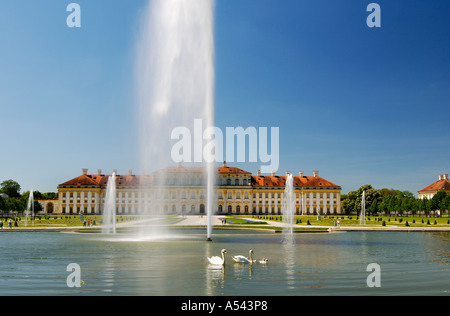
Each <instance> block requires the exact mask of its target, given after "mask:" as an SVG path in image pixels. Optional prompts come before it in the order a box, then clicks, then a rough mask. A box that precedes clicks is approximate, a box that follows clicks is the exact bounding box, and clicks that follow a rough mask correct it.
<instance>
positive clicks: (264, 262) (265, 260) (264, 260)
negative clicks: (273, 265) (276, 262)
mask: <svg viewBox="0 0 450 316" xmlns="http://www.w3.org/2000/svg"><path fill="white" fill-rule="evenodd" d="M268 261H269V259H267V258H262V259H261V260H259V261H258V262H259V263H262V264H266V263H267V262H268Z"/></svg>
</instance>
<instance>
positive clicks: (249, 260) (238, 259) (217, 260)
mask: <svg viewBox="0 0 450 316" xmlns="http://www.w3.org/2000/svg"><path fill="white" fill-rule="evenodd" d="M226 253H227V250H226V249H222V251H221V254H222V258H220V257H218V256H213V257H211V258H208V260H209V262H210V263H211V264H221V265H223V264H225V254H226ZM231 258H232V259H233V260H234V262H236V263H254V262H256V260H253V250H252V249H250V251H249V258H247V257H244V256H241V255H238V256H232V257H231ZM268 261H269V259H267V258H263V259H261V260H259V261H258V262H259V263H262V264H265V263H267V262H268Z"/></svg>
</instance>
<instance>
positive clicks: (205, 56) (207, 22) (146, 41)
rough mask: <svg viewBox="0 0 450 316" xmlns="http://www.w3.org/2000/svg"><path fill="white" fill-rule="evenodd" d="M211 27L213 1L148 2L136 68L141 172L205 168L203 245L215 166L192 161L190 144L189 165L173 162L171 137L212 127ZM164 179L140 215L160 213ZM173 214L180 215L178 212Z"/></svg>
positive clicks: (195, 153) (197, 151)
mask: <svg viewBox="0 0 450 316" xmlns="http://www.w3.org/2000/svg"><path fill="white" fill-rule="evenodd" d="M213 25H214V0H195V1H192V0H188V1H186V0H151V1H148V3H147V6H146V8H145V9H144V11H143V13H142V16H141V23H140V35H139V37H138V39H137V47H136V50H137V56H136V64H135V73H136V78H135V80H136V87H137V91H136V96H137V98H136V102H137V105H138V111H137V115H138V120H139V130H138V133H139V137H140V144H139V148H140V166H141V168H142V170H145V171H146V172H154V171H157V170H162V169H164V168H167V167H168V166H170V165H172V166H173V165H175V164H177V165H178V163H182V164H184V163H186V164H184V165H187V164H188V163H190V161H196V163H198V164H199V165H200V166H201V167H204V169H205V175H204V178H205V179H206V182H205V183H206V186H204V187H203V188H202V189H203V190H204V191H205V196H206V211H207V215H208V216H207V219H208V226H207V227H208V229H207V235H208V236H207V237H208V239H210V238H211V224H210V223H211V214H212V212H213V211H214V210H215V207H216V204H217V203H216V199H215V197H214V184H215V182H216V175H215V172H216V167H215V163H214V162H213V161H211V162H210V161H208V162H206V161H203V158H202V159H201V161H200V162H199V161H198V159H195V158H196V157H203V154H202V153H203V144H201V143H200V144H199V143H197V142H195V141H194V143H193V146H192V152H191V157H193V158H194V159H190V161H174V159H173V157H172V155H171V154H172V152H171V151H172V146H173V144H174V142H176V141H177V140H174V139H173V135H172V134H173V131H174V129H175V128H180V127H181V128H183V129H185V130H188V131H190V133H191V134H192V135H193V134H194V120H197V119H201V120H202V124H203V128H204V129H205V130H206V129H207V128H208V127H213V126H214V36H213V33H214V28H213ZM171 176H173V175H171ZM169 178H170V176H169V175H168V174H164V173H163V172H160V173H158V179H157V181H153V183H152V184H151V186H152V187H153V188H154V189H155V188H156V189H157V191H156V192H158V193H157V194H154V196H153V197H152V198H151V202H150V203H148V204H147V205H145V206H144V207H143V209H141V210H140V212H141V213H142V214H149V215H152V214H161V213H163V210H164V206H165V204H164V203H165V200H164V196H166V194H165V191H166V190H167V186H170V185H171V183H173V179H169ZM144 185H147V187H148V185H149V184H144ZM142 190H145V188H144V186H143V187H142ZM176 207H180V206H179V205H177V206H176ZM171 211H172V210H171ZM175 211H176V212H177V213H178V214H181V210H180V209H176V210H175ZM197 211H199V210H197ZM146 229H148V231H145V232H141V234H153V233H154V232H153V231H152V229H153V228H146ZM156 233H157V234H160V233H161V232H160V231H158V232H156Z"/></svg>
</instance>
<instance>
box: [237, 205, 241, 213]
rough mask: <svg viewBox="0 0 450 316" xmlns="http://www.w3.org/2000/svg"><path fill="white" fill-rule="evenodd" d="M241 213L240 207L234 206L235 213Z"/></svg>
mask: <svg viewBox="0 0 450 316" xmlns="http://www.w3.org/2000/svg"><path fill="white" fill-rule="evenodd" d="M240 212H241V207H240V206H239V205H238V206H236V213H237V214H239V213H240Z"/></svg>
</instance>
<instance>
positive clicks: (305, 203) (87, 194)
mask: <svg viewBox="0 0 450 316" xmlns="http://www.w3.org/2000/svg"><path fill="white" fill-rule="evenodd" d="M114 172H115V173H116V174H117V172H116V171H114ZM288 174H289V172H286V175H284V176H277V175H275V173H272V175H270V176H267V175H261V174H260V172H259V171H258V173H257V175H252V174H251V173H250V172H248V171H245V170H242V169H239V168H236V167H228V166H227V165H226V163H225V162H224V163H223V165H222V167H218V168H217V183H216V189H217V190H216V194H217V196H216V197H217V208H216V210H215V213H217V214H235V215H239V214H240V215H247V214H248V215H278V214H281V213H282V208H283V198H284V190H285V183H286V178H287V175H288ZM110 176H111V175H104V174H102V170H101V169H99V170H98V173H97V174H88V170H87V169H82V175H80V176H79V177H76V178H74V179H72V180H69V181H67V182H64V183H62V184H60V185H59V186H58V207H56V208H55V210H57V212H58V213H59V214H80V213H83V214H102V212H103V205H104V200H105V195H106V187H107V182H108V179H109V177H110ZM116 188H117V189H116V211H117V214H119V215H121V214H122V215H126V214H147V213H148V210H149V209H151V210H152V212H151V213H152V214H181V215H189V214H205V213H206V175H205V168H203V167H186V166H181V165H178V166H176V167H168V168H165V169H163V170H160V171H156V172H154V173H153V174H151V175H147V174H143V175H134V174H133V173H132V171H131V170H130V171H129V173H128V174H126V175H116ZM294 191H295V197H296V214H298V215H312V214H321V215H332V214H340V213H341V197H340V195H341V187H340V186H339V185H336V184H334V183H332V182H330V181H328V180H325V179H324V178H321V177H319V172H318V171H314V174H313V176H304V175H303V172H302V171H300V172H299V175H297V176H294Z"/></svg>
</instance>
